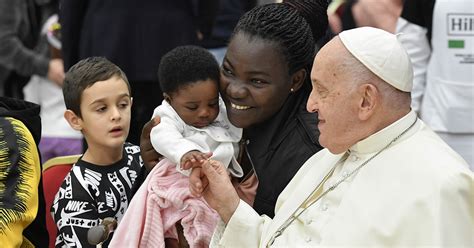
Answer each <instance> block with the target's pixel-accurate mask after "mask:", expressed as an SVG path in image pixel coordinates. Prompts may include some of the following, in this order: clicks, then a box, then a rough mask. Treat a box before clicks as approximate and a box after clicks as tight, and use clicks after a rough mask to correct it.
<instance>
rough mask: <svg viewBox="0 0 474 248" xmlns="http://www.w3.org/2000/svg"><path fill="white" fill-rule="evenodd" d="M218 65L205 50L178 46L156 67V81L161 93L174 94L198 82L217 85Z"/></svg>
mask: <svg viewBox="0 0 474 248" xmlns="http://www.w3.org/2000/svg"><path fill="white" fill-rule="evenodd" d="M219 76H220V72H219V64H218V63H217V61H216V59H215V58H214V56H213V55H212V54H211V53H210V52H209V51H207V50H206V49H204V48H202V47H198V46H179V47H176V48H174V49H173V50H171V51H169V52H168V53H166V54H165V55H164V56H163V57H162V58H161V61H160V66H159V67H158V79H159V81H160V87H161V91H163V93H173V92H176V91H177V90H178V89H179V88H180V87H183V86H185V85H188V84H192V83H195V82H197V81H200V80H207V79H211V80H213V81H215V82H217V83H219Z"/></svg>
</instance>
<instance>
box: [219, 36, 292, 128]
mask: <svg viewBox="0 0 474 248" xmlns="http://www.w3.org/2000/svg"><path fill="white" fill-rule="evenodd" d="M288 71H289V69H288V65H287V62H286V60H285V57H284V56H283V54H282V52H281V49H279V48H278V46H277V45H276V44H275V43H271V42H269V41H268V40H265V39H262V38H259V37H256V36H249V35H246V34H245V33H243V32H239V33H237V34H236V35H234V36H233V38H232V39H231V41H230V43H229V46H228V49H227V53H226V56H225V58H224V62H223V63H222V68H221V82H220V91H221V94H222V98H223V100H224V102H225V104H226V107H227V114H228V117H229V120H230V121H231V122H232V124H234V125H235V126H237V127H240V128H246V127H250V126H252V125H254V124H258V123H261V122H264V121H265V120H267V119H268V118H270V117H271V116H273V115H274V114H275V113H276V112H277V111H278V110H280V108H281V107H282V105H283V103H284V102H285V100H286V98H287V97H288V95H289V93H290V89H291V77H290V75H289V73H288Z"/></svg>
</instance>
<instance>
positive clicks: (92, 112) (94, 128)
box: [78, 76, 132, 149]
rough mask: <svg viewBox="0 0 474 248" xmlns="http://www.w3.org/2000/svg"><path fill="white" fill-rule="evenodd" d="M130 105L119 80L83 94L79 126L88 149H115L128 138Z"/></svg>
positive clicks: (116, 78) (126, 92) (129, 100)
mask: <svg viewBox="0 0 474 248" xmlns="http://www.w3.org/2000/svg"><path fill="white" fill-rule="evenodd" d="M131 105H132V101H131V98H130V92H129V90H128V87H127V84H126V83H125V82H124V81H123V79H121V78H120V77H116V76H114V77H112V78H110V79H107V80H105V81H98V82H96V83H94V84H93V85H92V86H90V87H88V88H86V89H85V90H84V91H83V92H82V97H81V105H80V108H81V113H82V118H79V121H78V122H79V125H80V126H81V129H82V133H83V134H84V137H85V139H86V141H87V144H88V146H89V147H94V148H99V149H100V148H101V147H103V148H118V147H121V146H122V145H123V144H124V142H125V140H126V139H127V136H128V131H129V129H130V108H131Z"/></svg>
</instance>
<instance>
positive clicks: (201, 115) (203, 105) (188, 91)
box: [168, 79, 219, 128]
mask: <svg viewBox="0 0 474 248" xmlns="http://www.w3.org/2000/svg"><path fill="white" fill-rule="evenodd" d="M168 102H169V103H170V105H171V106H172V107H173V109H174V110H175V111H176V113H178V115H179V117H181V119H182V120H183V121H184V122H185V123H186V124H188V125H191V126H194V127H197V128H202V127H205V126H208V125H209V124H211V123H212V122H213V121H214V120H215V119H216V118H217V115H218V114H219V93H218V90H217V82H215V81H213V80H210V79H207V80H204V81H197V82H195V83H192V84H190V85H187V86H185V87H182V88H180V89H178V91H177V92H174V93H172V94H171V95H170V96H169V98H168Z"/></svg>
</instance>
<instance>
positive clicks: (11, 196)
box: [0, 97, 49, 247]
mask: <svg viewBox="0 0 474 248" xmlns="http://www.w3.org/2000/svg"><path fill="white" fill-rule="evenodd" d="M39 112H40V107H39V105H36V104H33V103H30V102H25V101H22V100H18V99H14V98H5V97H0V124H1V125H0V129H1V134H2V136H3V137H2V139H3V140H2V141H4V142H3V143H2V145H0V149H1V150H2V154H7V155H8V156H6V157H2V159H5V160H2V163H1V166H2V168H1V169H2V173H5V174H4V176H5V178H7V180H6V181H5V182H6V184H5V187H6V188H5V191H4V192H8V194H3V193H4V192H0V199H1V200H2V205H1V207H2V213H5V215H1V216H0V218H6V219H5V220H7V221H6V222H3V220H2V221H0V223H2V224H3V223H7V224H6V228H9V227H8V226H9V223H10V222H9V220H10V221H11V220H14V221H15V219H16V218H19V219H22V214H24V210H23V208H21V207H20V208H18V206H23V205H24V204H25V203H24V202H22V199H23V197H24V195H25V194H27V193H25V192H24V191H22V190H25V189H28V190H29V189H30V188H28V185H25V184H21V183H25V182H23V180H24V177H23V176H22V175H23V174H24V173H31V172H32V171H33V170H31V171H30V169H31V168H25V167H22V165H25V164H28V162H25V159H26V160H27V161H30V160H32V158H31V156H32V155H31V154H34V153H35V152H36V153H37V154H38V156H39V151H38V144H39V141H40V138H41V119H40V117H39ZM5 117H11V118H14V119H16V120H19V121H21V122H22V123H23V124H24V125H25V126H26V128H27V129H28V131H29V132H30V133H31V135H32V136H33V139H34V142H35V144H30V143H28V142H26V139H25V137H24V134H23V133H22V131H21V130H19V129H17V128H15V125H14V124H12V122H11V119H7V118H5ZM30 149H35V151H31V150H30ZM39 161H41V160H38V165H37V166H38V167H39V170H40V172H41V170H42V167H41V163H39ZM30 165H31V164H30ZM35 166H36V165H35ZM37 169H38V168H37ZM40 175H41V174H40ZM25 186H26V187H25ZM19 192H22V193H21V194H17V193H19ZM27 192H28V191H27ZM34 192H36V191H34ZM37 192H38V201H39V202H38V211H37V213H36V218H35V219H34V220H33V222H32V223H31V224H30V225H29V226H28V227H27V228H26V229H25V230H24V231H23V236H24V237H25V238H27V239H28V240H29V241H30V242H32V243H33V245H34V246H35V247H48V242H49V236H48V231H47V229H46V219H45V214H46V209H45V202H44V192H43V182H42V179H41V178H40V181H39V185H38V186H37ZM9 213H10V214H9ZM12 213H14V214H12ZM16 221H18V220H16ZM1 228H5V226H3V225H0V229H1ZM0 231H1V230H0ZM19 235H21V234H19Z"/></svg>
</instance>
